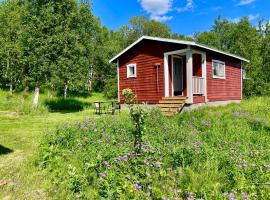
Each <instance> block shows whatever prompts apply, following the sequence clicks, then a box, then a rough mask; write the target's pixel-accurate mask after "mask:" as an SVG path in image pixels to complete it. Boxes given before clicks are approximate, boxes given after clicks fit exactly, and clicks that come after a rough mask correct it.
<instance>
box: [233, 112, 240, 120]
mask: <svg viewBox="0 0 270 200" xmlns="http://www.w3.org/2000/svg"><path fill="white" fill-rule="evenodd" d="M233 116H234V117H237V118H238V117H240V116H241V112H240V111H235V112H234V113H233Z"/></svg>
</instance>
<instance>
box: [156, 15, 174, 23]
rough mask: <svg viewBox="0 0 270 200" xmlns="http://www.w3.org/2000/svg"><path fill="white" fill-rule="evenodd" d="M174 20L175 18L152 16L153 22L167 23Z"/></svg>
mask: <svg viewBox="0 0 270 200" xmlns="http://www.w3.org/2000/svg"><path fill="white" fill-rule="evenodd" d="M172 18H173V16H165V15H163V16H152V19H153V20H156V21H158V22H166V21H169V20H171V19H172Z"/></svg>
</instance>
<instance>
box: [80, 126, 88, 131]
mask: <svg viewBox="0 0 270 200" xmlns="http://www.w3.org/2000/svg"><path fill="white" fill-rule="evenodd" d="M80 128H81V130H82V131H88V127H86V126H83V125H82V126H81V127H80Z"/></svg>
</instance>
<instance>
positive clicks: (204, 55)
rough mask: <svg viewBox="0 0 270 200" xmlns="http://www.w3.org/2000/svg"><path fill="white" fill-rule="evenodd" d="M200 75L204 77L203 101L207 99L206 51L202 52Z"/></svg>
mask: <svg viewBox="0 0 270 200" xmlns="http://www.w3.org/2000/svg"><path fill="white" fill-rule="evenodd" d="M201 55H202V61H203V63H202V72H203V73H202V76H203V78H204V91H203V92H204V97H205V101H207V61H206V59H207V58H206V53H205V52H204V53H202V54H201Z"/></svg>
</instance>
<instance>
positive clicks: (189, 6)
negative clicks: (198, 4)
mask: <svg viewBox="0 0 270 200" xmlns="http://www.w3.org/2000/svg"><path fill="white" fill-rule="evenodd" d="M193 7H194V6H193V0H187V3H186V6H185V7H183V8H177V11H178V12H185V11H188V10H192V9H193Z"/></svg>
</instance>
